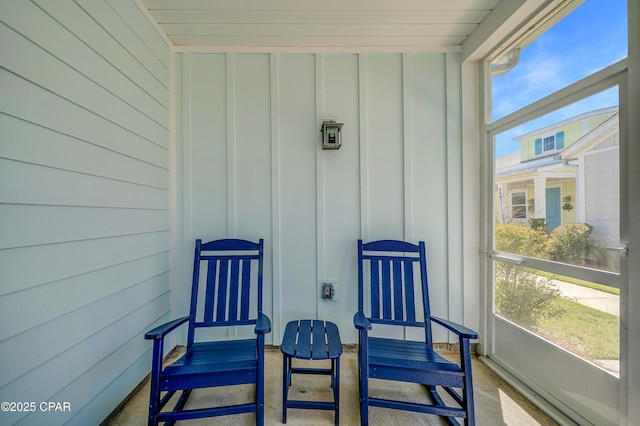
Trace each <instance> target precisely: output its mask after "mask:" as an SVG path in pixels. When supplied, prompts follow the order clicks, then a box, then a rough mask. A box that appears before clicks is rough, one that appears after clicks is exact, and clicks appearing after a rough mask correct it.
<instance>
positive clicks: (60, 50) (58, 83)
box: [0, 0, 170, 425]
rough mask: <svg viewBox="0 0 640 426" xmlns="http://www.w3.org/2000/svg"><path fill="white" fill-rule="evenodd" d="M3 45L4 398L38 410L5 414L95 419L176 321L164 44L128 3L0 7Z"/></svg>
mask: <svg viewBox="0 0 640 426" xmlns="http://www.w3.org/2000/svg"><path fill="white" fill-rule="evenodd" d="M0 43H1V44H0V93H1V95H0V353H1V354H2V368H0V400H1V401H22V402H24V401H33V402H36V404H38V409H37V410H36V411H35V412H33V413H5V412H2V413H0V423H1V424H13V423H19V424H30V425H35V424H62V423H66V422H68V423H70V424H81V425H87V424H98V423H100V422H101V421H102V420H103V419H104V418H105V417H106V416H107V415H108V414H109V413H110V412H111V411H112V410H113V409H114V408H115V407H116V406H117V405H118V404H119V403H120V402H121V401H122V400H123V399H124V398H125V397H126V395H127V394H128V393H129V392H131V390H132V389H133V388H134V387H135V386H136V385H137V384H138V383H139V382H140V381H141V380H142V379H143V378H144V377H145V375H146V374H147V373H148V371H149V368H150V345H149V343H148V342H146V341H145V340H144V339H143V333H144V331H145V330H147V329H148V328H150V327H152V326H154V325H155V324H157V323H159V322H160V321H164V320H167V319H169V299H170V297H169V288H170V278H169V255H170V235H169V231H170V229H169V228H170V213H169V210H170V205H169V182H170V170H169V167H170V156H169V130H168V129H169V89H168V87H169V61H170V50H169V47H168V46H167V45H166V43H165V42H164V41H163V39H162V38H161V37H160V36H159V35H158V34H157V33H156V32H155V30H154V29H153V27H152V26H151V25H150V24H149V22H148V21H147V20H146V18H145V17H144V15H143V14H142V12H141V11H140V10H139V9H138V8H137V7H136V5H135V3H134V2H131V1H124V0H100V1H96V0H76V1H71V0H61V1H55V2H52V1H47V0H33V1H4V0H3V1H0ZM42 401H56V402H69V403H70V406H71V411H70V412H62V413H47V412H41V411H40V410H39V403H40V402H42Z"/></svg>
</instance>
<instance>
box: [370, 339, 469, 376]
mask: <svg viewBox="0 0 640 426" xmlns="http://www.w3.org/2000/svg"><path fill="white" fill-rule="evenodd" d="M369 365H370V366H371V367H374V366H376V365H378V366H381V367H392V368H396V369H403V370H417V371H425V370H439V371H443V372H445V371H446V372H451V373H460V375H462V374H463V373H462V370H461V369H460V367H459V366H458V365H457V364H456V363H454V362H451V361H449V360H447V359H445V358H443V357H442V356H440V355H438V353H437V352H435V351H434V350H433V349H431V347H430V346H429V345H427V344H425V343H423V342H415V341H409V340H395V339H383V338H377V337H370V338H369Z"/></svg>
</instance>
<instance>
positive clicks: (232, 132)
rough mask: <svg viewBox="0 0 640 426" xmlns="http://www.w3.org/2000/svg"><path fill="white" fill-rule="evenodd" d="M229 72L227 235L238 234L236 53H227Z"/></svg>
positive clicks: (233, 235) (233, 236)
mask: <svg viewBox="0 0 640 426" xmlns="http://www.w3.org/2000/svg"><path fill="white" fill-rule="evenodd" d="M226 66H227V69H226V72H227V236H228V237H230V238H231V237H232V238H235V237H236V235H237V229H236V228H237V222H238V220H237V219H238V218H237V214H236V187H237V185H236V90H235V54H233V53H227V54H226Z"/></svg>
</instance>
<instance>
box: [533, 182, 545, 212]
mask: <svg viewBox="0 0 640 426" xmlns="http://www.w3.org/2000/svg"><path fill="white" fill-rule="evenodd" d="M533 187H534V197H535V210H534V212H533V217H535V218H538V219H541V218H546V217H547V192H546V189H547V178H546V177H544V176H536V177H535V178H533Z"/></svg>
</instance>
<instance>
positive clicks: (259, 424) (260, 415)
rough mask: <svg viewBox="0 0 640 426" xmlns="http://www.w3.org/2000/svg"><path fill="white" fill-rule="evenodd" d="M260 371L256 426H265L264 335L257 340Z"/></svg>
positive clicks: (257, 384) (257, 388)
mask: <svg viewBox="0 0 640 426" xmlns="http://www.w3.org/2000/svg"><path fill="white" fill-rule="evenodd" d="M257 345H258V346H257V352H258V371H257V380H256V426H263V425H264V335H263V334H259V335H258V338H257Z"/></svg>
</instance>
